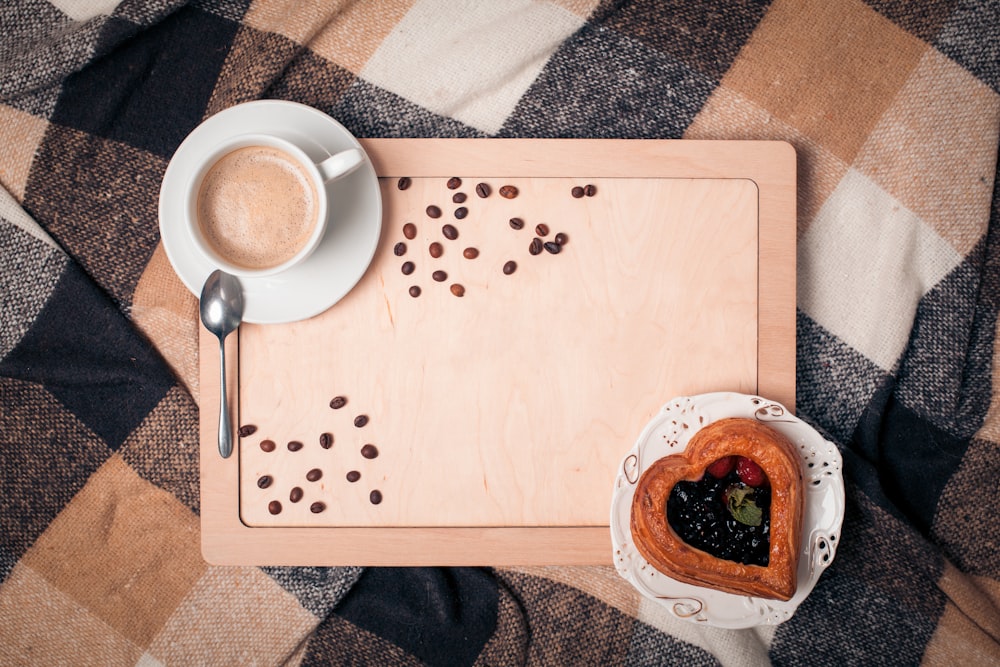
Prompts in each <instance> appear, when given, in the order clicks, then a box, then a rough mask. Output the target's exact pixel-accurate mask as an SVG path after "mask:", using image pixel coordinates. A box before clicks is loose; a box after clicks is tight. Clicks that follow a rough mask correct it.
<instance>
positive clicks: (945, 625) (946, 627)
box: [922, 564, 1000, 665]
mask: <svg viewBox="0 0 1000 667" xmlns="http://www.w3.org/2000/svg"><path fill="white" fill-rule="evenodd" d="M938 585H939V586H940V588H941V590H943V591H945V593H947V594H948V603H947V605H946V606H945V608H944V613H943V614H941V618H940V619H939V620H938V624H937V629H936V630H935V631H934V635H933V636H932V637H931V640H930V642H929V643H928V644H927V649H926V651H925V652H924V656H923V663H922V664H925V665H956V664H960V665H997V664H1000V642H998V641H997V638H998V637H1000V582H998V581H996V580H995V579H991V578H987V577H969V576H966V575H964V574H962V573H961V572H960V571H958V570H957V569H956V568H955V567H954V566H952V565H951V564H947V565H946V567H945V569H944V572H943V573H942V575H941V579H940V581H939V583H938Z"/></svg>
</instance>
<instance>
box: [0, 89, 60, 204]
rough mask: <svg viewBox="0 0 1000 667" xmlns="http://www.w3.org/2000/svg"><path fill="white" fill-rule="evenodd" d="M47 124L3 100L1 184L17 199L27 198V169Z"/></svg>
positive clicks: (1, 116) (0, 145)
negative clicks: (25, 190)
mask: <svg viewBox="0 0 1000 667" xmlns="http://www.w3.org/2000/svg"><path fill="white" fill-rule="evenodd" d="M48 125H49V124H48V122H47V121H45V120H43V119H41V118H36V117H35V116H32V115H31V114H28V113H25V112H23V111H19V110H17V109H14V108H13V107H8V106H5V105H3V104H0V127H3V128H4V140H3V141H0V185H2V186H3V187H4V188H6V189H7V192H9V193H10V194H12V195H14V199H17V200H18V201H23V200H24V186H25V184H26V183H27V182H28V170H29V169H30V168H31V161H32V160H33V159H34V157H35V151H36V150H38V145H39V144H40V143H42V136H44V135H45V128H46V127H48Z"/></svg>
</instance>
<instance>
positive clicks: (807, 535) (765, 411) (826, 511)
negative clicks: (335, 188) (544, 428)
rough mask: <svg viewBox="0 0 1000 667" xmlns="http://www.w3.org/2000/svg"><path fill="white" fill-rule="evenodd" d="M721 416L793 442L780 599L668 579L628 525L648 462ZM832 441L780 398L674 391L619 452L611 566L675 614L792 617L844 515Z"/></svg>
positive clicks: (720, 618) (825, 562)
mask: <svg viewBox="0 0 1000 667" xmlns="http://www.w3.org/2000/svg"><path fill="white" fill-rule="evenodd" d="M726 417H745V418H749V419H756V420H758V421H760V422H764V423H766V424H767V425H769V426H771V427H773V428H775V429H776V430H778V431H781V432H782V433H783V434H785V435H786V436H787V437H788V438H789V439H790V440H791V441H792V442H793V443H794V444H795V445H796V447H797V448H798V451H799V454H800V455H801V457H802V478H803V480H804V482H805V497H806V500H805V513H804V515H803V519H802V547H801V549H802V550H801V553H800V557H799V570H798V587H797V589H796V592H795V595H794V596H793V597H792V598H791V599H790V600H788V601H782V600H770V599H767V598H757V597H751V596H746V595H734V594H732V593H724V592H721V591H716V590H712V589H709V588H704V587H702V586H694V585H692V584H687V583H683V582H680V581H677V580H675V579H671V578H670V577H668V576H667V575H665V574H663V573H662V572H659V571H658V570H656V569H655V568H654V567H653V566H652V565H650V564H649V563H648V562H646V560H645V559H644V558H643V557H642V555H641V554H640V553H639V551H638V550H637V549H636V547H635V544H634V543H633V542H632V533H631V530H630V528H629V525H630V519H631V510H632V497H633V495H634V494H635V485H636V482H638V480H639V477H640V476H641V475H642V473H643V472H644V471H645V470H646V468H648V467H649V465H650V464H651V463H653V462H654V461H656V460H657V459H660V458H662V457H664V456H670V455H672V454H678V453H680V452H683V451H684V450H685V449H686V448H687V445H688V442H689V441H690V440H691V437H692V436H693V435H694V434H695V433H696V432H697V431H698V430H699V429H700V428H701V427H703V426H707V425H708V424H711V423H712V422H714V421H718V420H719V419H724V418H726ZM841 468H842V459H841V456H840V452H839V451H838V450H837V447H836V446H835V445H834V444H833V443H831V442H830V441H828V440H826V439H825V438H823V437H822V436H821V435H820V434H819V433H817V432H816V430H815V429H814V428H812V427H811V426H809V425H808V424H806V423H805V422H803V421H802V420H800V419H798V418H797V417H795V415H793V414H791V412H789V411H788V410H787V409H786V408H785V407H784V406H783V405H781V404H780V403H776V402H774V401H769V400H767V399H764V398H761V397H759V396H749V395H746V394H737V393H728V392H719V393H713V394H701V395H698V396H688V397H682V398H676V399H674V400H672V401H670V402H669V403H667V404H666V405H664V406H663V408H662V409H661V410H660V412H658V413H657V414H656V416H655V417H653V419H652V420H651V421H650V422H649V423H648V424H647V425H646V428H645V429H644V430H643V431H642V433H641V434H640V435H639V438H638V439H637V440H636V443H635V445H634V446H633V447H632V449H631V450H629V452H628V454H626V455H625V458H624V459H622V463H621V466H620V468H619V470H618V475H617V477H616V479H615V488H614V495H613V497H612V502H611V541H612V544H613V549H614V563H615V567H616V568H617V569H618V573H619V574H620V575H621V576H622V577H624V578H625V579H627V580H628V581H630V582H631V583H632V584H633V585H634V586H635V587H636V588H637V589H638V590H639V591H640V592H641V593H643V594H644V595H646V596H647V597H649V598H650V599H652V600H655V601H656V602H658V603H659V604H661V605H663V606H664V607H665V608H666V609H667V610H668V611H669V612H670V613H672V614H673V615H674V616H676V617H677V618H680V619H684V620H686V621H691V622H694V623H700V624H704V625H710V626H715V627H720V628H748V627H753V626H757V625H777V624H778V623H782V622H784V621H786V620H788V619H789V618H791V617H792V614H794V613H795V610H796V609H797V608H798V606H799V604H801V602H802V601H803V600H804V599H805V598H806V597H807V596H808V595H809V593H810V592H812V589H813V588H814V587H815V585H816V582H817V581H818V580H819V577H820V575H821V574H822V573H823V570H825V569H826V568H827V567H829V565H830V563H832V562H833V558H834V556H835V555H836V552H837V545H838V543H839V541H840V526H841V523H842V522H843V520H844V477H843V472H842V470H841Z"/></svg>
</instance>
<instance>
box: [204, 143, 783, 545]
mask: <svg viewBox="0 0 1000 667" xmlns="http://www.w3.org/2000/svg"><path fill="white" fill-rule="evenodd" d="M364 146H365V149H366V150H367V151H368V153H369V155H370V157H371V158H372V161H373V163H374V164H375V167H376V172H377V173H378V174H379V175H380V177H382V178H380V187H381V191H382V198H383V206H384V215H383V232H382V238H381V241H380V244H379V248H378V250H377V252H376V255H375V259H374V261H373V263H372V265H371V267H370V268H369V270H368V272H367V273H366V275H365V277H364V278H363V279H362V280H361V282H360V283H359V284H358V286H357V287H356V288H355V289H354V290H353V291H352V292H351V293H350V294H348V295H347V296H346V297H345V298H344V299H343V300H342V301H340V302H339V303H338V304H336V305H335V306H334V307H333V308H331V309H330V310H328V311H327V312H326V313H323V314H322V315H319V316H317V317H315V318H312V319H310V320H306V321H303V322H298V323H294V324H288V325H280V326H274V325H244V326H243V327H242V329H241V331H240V334H239V337H238V342H236V341H235V338H236V337H233V339H234V340H233V342H232V343H231V347H232V348H233V349H232V354H233V357H232V358H237V357H238V359H239V363H238V368H239V370H238V373H237V372H236V371H234V378H233V381H234V382H236V381H237V380H238V387H239V389H238V391H237V392H234V393H235V394H236V396H235V397H234V399H233V402H234V406H233V407H234V408H235V410H236V411H237V414H238V417H237V419H238V420H239V423H240V424H248V423H252V424H254V425H255V426H257V428H258V430H257V432H256V433H255V434H253V435H252V436H249V437H247V438H244V439H242V440H241V442H240V443H239V446H238V450H237V453H236V455H234V456H233V457H232V458H231V459H229V460H225V461H223V460H222V459H221V458H220V457H219V456H218V453H217V449H216V444H215V429H214V426H213V423H214V422H213V420H212V417H213V416H214V414H215V406H213V405H212V402H211V401H212V397H213V395H214V392H215V389H217V375H216V373H217V370H215V366H214V364H215V363H217V352H216V344H215V341H214V339H211V338H209V337H208V336H207V334H205V332H203V336H202V353H203V363H202V366H201V367H202V383H203V384H202V397H203V398H202V407H203V413H202V414H203V416H204V417H203V419H202V452H201V454H202V490H203V499H202V522H203V547H204V552H205V556H206V558H207V559H208V560H210V561H212V562H222V563H248V564H249V563H253V564H313V565H325V564H412V565H420V564H544V563H609V562H610V560H611V552H610V538H609V535H608V529H607V524H608V512H609V503H610V496H611V490H612V482H613V480H614V477H615V474H616V472H617V466H618V463H619V461H620V459H621V456H622V453H623V452H625V451H627V450H628V448H629V447H630V446H631V444H632V443H633V441H634V439H635V438H636V437H637V435H638V434H639V432H640V431H641V430H642V428H643V426H644V425H645V423H646V422H647V421H648V420H649V418H650V417H652V415H653V414H654V413H655V412H656V411H657V410H658V409H659V407H660V406H661V405H662V404H663V403H664V402H666V401H667V400H669V399H670V398H673V397H674V396H678V395H686V394H695V393H701V392H708V391H718V390H734V391H740V392H745V393H758V394H761V395H764V396H767V397H769V398H772V399H775V400H778V401H781V402H784V403H786V404H787V405H790V406H791V405H793V404H794V358H795V338H794V333H795V316H794V304H795V205H794V202H795V187H794V184H795V158H794V152H793V151H792V150H791V148H790V147H789V146H788V145H787V144H784V143H780V142H688V141H683V142H682V141H617V140H612V141H607V140H368V141H365V142H364ZM400 176H408V177H410V178H412V185H411V186H410V187H409V188H408V189H406V190H405V191H401V190H399V189H398V188H397V187H396V180H397V178H398V177H400ZM451 176H458V177H461V179H462V181H463V183H462V185H461V187H459V188H457V189H455V190H451V189H449V188H447V186H446V181H447V179H448V178H449V177H451ZM480 182H484V183H487V184H489V186H490V188H491V191H492V192H491V194H490V196H488V197H486V198H481V197H478V196H477V195H476V194H475V190H474V188H475V186H476V184H477V183H480ZM587 184H593V185H594V186H596V194H595V195H594V196H592V197H582V198H574V197H572V196H571V194H570V191H571V188H572V187H573V186H576V185H580V186H583V185H587ZM503 185H514V186H516V187H517V188H518V190H519V194H518V196H517V197H516V198H514V199H506V198H503V197H501V196H500V195H499V193H498V190H499V188H500V187H501V186H503ZM457 192H462V193H465V194H466V195H467V199H466V201H465V202H463V203H462V204H461V206H464V207H466V208H467V209H468V215H467V216H465V217H464V218H462V219H456V217H455V216H454V213H453V212H454V210H455V209H456V208H458V207H459V205H460V204H456V203H452V196H453V195H454V194H455V193H457ZM428 204H436V205H437V206H439V207H440V208H441V209H442V211H443V215H442V217H441V218H440V219H431V218H429V217H428V215H427V213H426V211H425V209H426V206H427V205H428ZM511 217H519V218H521V219H523V220H524V221H525V228H524V229H522V230H519V231H517V230H513V229H511V227H510V226H509V224H508V220H509V219H510V218H511ZM407 222H411V223H414V224H415V225H416V227H417V230H418V233H417V236H416V238H414V239H412V240H409V239H406V238H404V235H403V232H402V227H403V225H404V223H407ZM446 223H450V224H452V225H454V226H455V228H456V229H457V230H458V232H459V238H458V239H456V240H448V239H445V238H444V236H443V235H442V231H441V227H442V225H444V224H446ZM538 223H545V224H546V225H548V227H549V229H550V232H549V234H548V235H547V236H546V237H544V239H543V240H552V239H553V237H554V235H555V234H556V233H557V232H563V233H565V234H566V235H567V236H568V241H567V242H566V243H565V245H564V246H563V248H562V250H561V252H559V254H550V253H548V252H542V253H541V254H540V255H537V256H534V255H531V254H530V253H529V252H528V245H529V242H530V241H531V239H532V238H533V237H534V236H536V233H535V231H534V227H535V225H537V224H538ZM435 241H437V242H439V243H441V244H442V246H443V248H444V254H443V255H442V256H441V257H440V258H437V259H435V258H432V257H431V256H430V254H429V253H428V249H427V248H428V245H429V244H430V243H431V242H435ZM399 242H404V243H405V244H406V246H407V248H406V252H405V254H403V255H402V256H398V255H397V254H396V253H395V252H394V247H395V245H396V244H397V243H399ZM468 247H474V248H476V249H477V250H478V252H479V254H478V257H476V258H475V259H467V258H465V257H463V254H462V250H463V249H465V248H468ZM508 260H513V261H515V262H516V263H517V270H516V271H515V272H514V273H513V274H511V275H505V274H504V273H503V272H502V270H501V267H502V266H503V264H504V263H505V262H506V261H508ZM404 261H413V262H414V263H415V265H416V269H415V271H414V272H413V273H412V274H411V275H404V274H403V273H402V271H401V270H400V267H401V265H402V264H403V262H404ZM435 270H439V271H444V272H446V273H447V274H448V278H447V279H446V280H444V281H443V282H440V283H439V282H437V281H435V280H434V279H433V278H432V276H431V273H432V271H435ZM453 283H460V284H461V285H463V287H464V288H465V294H464V296H462V297H461V298H459V297H456V296H454V295H453V294H452V293H451V292H450V290H449V286H450V285H452V284H453ZM413 285H417V286H419V287H420V288H421V294H420V296H419V297H416V298H414V297H412V296H410V294H409V291H408V290H409V288H410V287H411V286H413ZM237 376H238V377H237ZM213 378H215V381H214V384H213ZM233 386H237V385H236V384H234V385H233ZM213 387H214V388H213ZM338 395H342V396H344V397H346V398H347V404H346V405H345V406H344V407H343V408H341V409H339V410H333V409H331V408H330V407H329V403H330V400H331V399H332V398H333V397H335V396H338ZM361 415H364V416H366V417H367V418H368V422H367V424H365V425H364V426H362V427H358V426H355V424H354V419H355V418H357V417H359V416H361ZM322 433H330V434H332V436H333V439H334V444H333V446H332V447H330V448H329V449H324V448H323V447H321V446H320V444H319V436H320V434H322ZM265 438H266V439H270V440H273V441H274V442H275V443H276V446H277V449H276V450H275V451H274V452H264V451H262V450H261V448H260V446H259V443H260V441H261V440H263V439H265ZM290 441H299V442H302V443H303V447H302V449H301V450H300V451H296V452H290V451H288V449H287V443H288V442H290ZM365 444H371V445H374V446H375V447H376V448H377V450H378V456H377V457H375V458H371V459H369V458H366V457H364V456H362V455H361V449H362V447H363V446H364V445H365ZM312 469H318V470H321V471H322V477H321V478H320V479H319V480H317V481H308V480H307V479H306V473H307V471H309V470H312ZM349 471H356V472H357V473H360V479H358V480H357V481H354V482H351V481H348V480H347V478H346V475H347V473H348V472H349ZM262 475H268V476H269V477H271V478H272V480H273V482H272V484H271V485H270V486H269V487H268V488H266V489H260V488H259V487H258V484H257V481H258V479H259V478H260V477H261V476H262ZM292 487H299V488H301V489H302V490H303V498H302V500H301V501H299V502H290V501H289V490H290V489H291V488H292ZM373 490H377V491H378V492H379V493H380V494H381V496H382V500H381V502H380V503H378V504H373V503H372V502H371V500H370V493H371V491H373ZM272 500H278V501H279V502H281V504H282V511H281V512H280V513H279V514H276V515H275V514H272V513H270V512H269V511H268V503H269V502H270V501H272ZM316 502H321V503H323V506H324V508H323V511H322V512H318V513H314V512H312V511H310V506H312V505H313V504H314V503H316Z"/></svg>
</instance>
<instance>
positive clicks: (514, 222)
mask: <svg viewBox="0 0 1000 667" xmlns="http://www.w3.org/2000/svg"><path fill="white" fill-rule="evenodd" d="M510 228H511V229H524V220H521V218H511V219H510Z"/></svg>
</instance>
